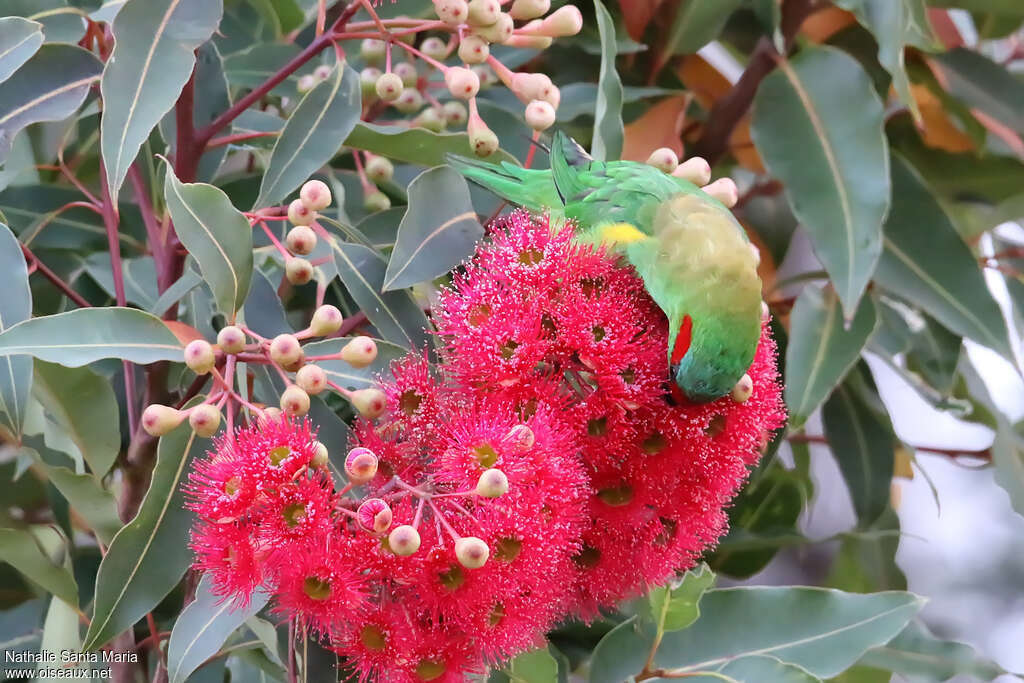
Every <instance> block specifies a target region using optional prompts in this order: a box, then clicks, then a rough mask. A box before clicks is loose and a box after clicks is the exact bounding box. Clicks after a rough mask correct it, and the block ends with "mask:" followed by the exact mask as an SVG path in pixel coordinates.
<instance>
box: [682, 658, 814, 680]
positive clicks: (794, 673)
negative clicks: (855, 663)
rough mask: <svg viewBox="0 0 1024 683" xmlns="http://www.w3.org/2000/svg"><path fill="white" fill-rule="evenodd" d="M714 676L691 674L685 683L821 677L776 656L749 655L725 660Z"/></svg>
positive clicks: (812, 678) (811, 678)
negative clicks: (723, 679) (723, 677)
mask: <svg viewBox="0 0 1024 683" xmlns="http://www.w3.org/2000/svg"><path fill="white" fill-rule="evenodd" d="M715 673H716V674H718V675H716V676H691V677H687V679H686V680H687V683H689V682H690V681H695V682H696V683H719V682H720V681H721V680H722V676H726V677H727V678H726V680H727V681H757V683H816V682H817V683H821V679H820V678H818V677H817V676H813V675H811V674H810V673H809V672H808V671H807V670H806V669H804V668H802V667H799V666H797V665H796V664H787V663H786V662H783V661H781V660H780V659H778V658H776V657H768V656H765V655H750V656H747V657H740V658H739V659H734V660H732V661H730V662H727V663H726V664H725V665H724V666H722V667H721V668H719V669H718V670H716V672H715Z"/></svg>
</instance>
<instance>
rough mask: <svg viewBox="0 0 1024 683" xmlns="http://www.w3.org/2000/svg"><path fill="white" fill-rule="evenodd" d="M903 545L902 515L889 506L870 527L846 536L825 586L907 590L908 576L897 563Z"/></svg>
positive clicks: (866, 590)
mask: <svg viewBox="0 0 1024 683" xmlns="http://www.w3.org/2000/svg"><path fill="white" fill-rule="evenodd" d="M885 490H886V492H887V493H888V491H889V487H888V486H887V487H886V488H885ZM899 545H900V518H899V516H898V515H897V514H896V511H895V510H893V509H892V508H891V507H889V508H887V509H886V510H885V511H884V512H883V513H882V516H881V517H879V518H878V519H876V520H875V521H874V522H873V523H872V524H871V525H870V526H868V527H866V528H864V529H860V530H855V531H852V532H850V533H848V534H845V535H844V536H843V540H842V542H841V543H840V544H839V552H838V553H837V554H836V556H835V559H833V561H832V567H831V568H830V569H829V574H828V578H827V579H826V582H825V585H827V586H828V587H830V588H838V589H840V590H844V591H850V592H853V593H877V592H878V591H884V590H906V588H907V577H906V576H904V575H903V571H902V570H901V569H900V568H899V565H897V564H896V551H897V549H898V548H899Z"/></svg>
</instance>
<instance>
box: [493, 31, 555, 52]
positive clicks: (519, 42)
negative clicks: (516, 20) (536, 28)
mask: <svg viewBox="0 0 1024 683" xmlns="http://www.w3.org/2000/svg"><path fill="white" fill-rule="evenodd" d="M553 42H555V41H554V39H553V38H551V37H550V36H528V35H523V34H521V33H513V34H512V37H511V38H509V39H508V40H506V41H505V42H504V43H503V44H504V45H508V46H509V47H520V48H523V49H524V50H546V49H547V48H549V47H551V44H552V43H553Z"/></svg>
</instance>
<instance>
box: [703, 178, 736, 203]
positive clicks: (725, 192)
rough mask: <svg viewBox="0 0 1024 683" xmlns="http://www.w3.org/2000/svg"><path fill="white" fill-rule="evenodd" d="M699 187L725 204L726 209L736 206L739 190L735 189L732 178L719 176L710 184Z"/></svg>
mask: <svg viewBox="0 0 1024 683" xmlns="http://www.w3.org/2000/svg"><path fill="white" fill-rule="evenodd" d="M700 189H702V190H704V192H706V193H707V194H708V195H710V196H712V197H714V198H715V199H717V200H718V201H720V202H722V203H723V204H725V207H726V208H727V209H731V208H732V207H734V206H736V202H738V201H739V200H740V193H739V190H738V189H736V183H735V182H733V180H732V178H719V179H718V180H716V181H715V182H713V183H711V184H710V185H705V186H704V187H702V188H700Z"/></svg>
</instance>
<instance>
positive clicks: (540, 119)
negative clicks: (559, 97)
mask: <svg viewBox="0 0 1024 683" xmlns="http://www.w3.org/2000/svg"><path fill="white" fill-rule="evenodd" d="M525 118H526V125H528V126H529V127H530V128H532V129H534V130H547V129H548V128H550V127H551V126H553V125H555V108H554V107H552V106H551V105H550V104H548V103H547V102H545V101H544V100H533V101H532V102H530V103H529V104H528V105H526V113H525Z"/></svg>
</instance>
